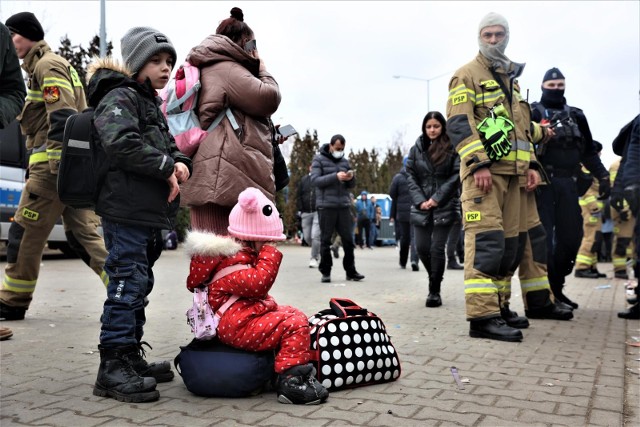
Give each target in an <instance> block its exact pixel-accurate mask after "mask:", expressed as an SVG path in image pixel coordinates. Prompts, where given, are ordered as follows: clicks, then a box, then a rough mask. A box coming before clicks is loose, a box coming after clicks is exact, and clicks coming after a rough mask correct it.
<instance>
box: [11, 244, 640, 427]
mask: <svg viewBox="0 0 640 427" xmlns="http://www.w3.org/2000/svg"><path fill="white" fill-rule="evenodd" d="M282 250H283V252H284V254H285V257H284V262H283V265H282V269H281V273H280V275H279V277H278V280H277V282H276V285H275V287H274V289H273V292H272V294H273V295H274V296H275V297H276V299H277V300H278V302H280V303H282V304H291V305H295V306H298V307H299V308H301V309H302V310H304V311H305V313H307V314H309V315H311V314H313V313H315V312H317V311H318V310H320V309H324V308H327V307H328V301H329V299H330V298H331V297H345V298H350V299H352V300H354V301H356V302H358V303H359V304H360V305H362V306H364V307H367V308H368V309H369V310H371V311H373V312H375V313H376V314H378V315H379V316H380V317H381V318H382V319H383V320H384V322H385V324H386V326H387V329H388V331H389V333H390V334H391V336H392V341H393V343H394V345H395V346H396V348H397V350H398V353H399V355H400V359H401V363H402V369H403V371H402V375H401V377H400V379H399V380H398V381H396V382H393V383H388V384H384V385H377V386H369V387H363V388H358V389H352V390H348V391H342V392H335V393H332V394H331V396H330V397H329V400H328V402H327V403H326V404H324V405H320V406H308V407H307V406H294V405H282V404H279V403H278V402H277V401H276V397H275V394H273V393H265V394H262V395H260V396H256V397H252V398H246V399H214V398H202V397H197V396H194V395H192V394H191V393H189V392H188V391H187V390H186V388H185V387H184V385H183V383H182V381H181V379H180V378H179V377H177V378H176V379H175V380H174V381H172V382H170V383H164V384H159V385H158V389H159V390H160V393H161V397H160V400H159V401H158V402H154V403H148V404H124V403H120V402H117V401H115V400H113V399H105V398H99V397H96V396H93V395H92V393H91V390H92V385H93V382H94V380H95V376H96V372H97V369H98V363H99V355H98V353H97V351H96V349H97V343H98V333H99V328H100V323H99V314H100V312H101V307H102V302H103V299H104V290H103V289H101V285H100V282H99V280H98V278H97V277H96V276H95V275H93V273H91V272H90V270H89V269H88V268H86V267H85V266H84V265H83V264H82V262H81V261H79V260H58V259H55V260H45V261H43V265H42V270H41V279H40V282H39V285H38V290H37V292H36V295H35V301H34V303H33V305H32V308H31V309H30V310H29V311H28V314H27V318H26V319H25V320H24V321H21V322H3V324H4V325H6V326H10V327H11V328H12V329H13V331H14V337H13V338H12V339H11V340H8V341H3V342H2V343H0V356H1V358H0V375H1V377H0V385H1V388H0V424H1V425H2V426H3V427H4V426H23V425H24V426H27V425H28V426H65V427H67V426H133V425H136V426H140V425H144V426H206V425H261V426H263V425H273V426H284V425H292V426H335V425H367V426H378V425H379V426H423V425H438V426H441V425H442V426H448V425H466V426H520V425H526V426H530V425H534V426H551V425H554V426H555V425H567V426H583V425H589V426H640V393H639V383H640V380H639V370H638V368H639V365H640V362H639V352H638V348H637V347H631V346H629V345H626V344H625V342H633V341H635V340H636V339H640V338H638V337H639V336H640V322H638V321H627V320H622V319H618V318H617V317H616V312H617V311H619V310H622V309H624V308H625V300H624V299H625V289H624V284H623V282H622V281H616V280H613V279H602V280H593V279H574V278H570V280H569V284H568V286H567V289H566V293H567V294H568V295H570V297H571V298H573V299H574V300H576V301H578V302H579V303H580V309H579V310H577V311H576V312H575V318H574V320H572V321H570V322H560V321H550V320H532V321H531V327H530V328H529V329H526V330H524V335H525V339H524V341H523V342H522V343H506V342H500V341H492V340H485V339H476V338H470V337H469V336H468V323H467V322H466V321H465V318H464V295H463V289H462V272H460V271H447V273H446V276H445V281H444V284H443V293H442V296H443V301H444V305H443V306H442V307H440V308H433V309H432V308H430V309H427V308H425V306H424V301H425V297H426V288H427V278H426V272H425V271H424V269H421V271H420V272H412V271H411V270H400V269H399V267H398V263H397V252H396V250H395V248H393V247H384V248H376V249H374V250H360V249H357V252H356V263H357V267H358V270H359V271H360V272H361V273H363V274H365V275H366V276H367V277H366V279H365V280H364V281H362V282H359V283H355V282H346V281H345V280H344V279H345V276H344V271H343V270H342V268H341V264H339V265H338V266H337V267H338V268H334V271H333V275H332V276H333V282H332V283H330V284H321V283H320V274H319V273H318V271H316V270H313V269H310V268H308V254H309V248H302V247H298V246H286V245H285V246H282ZM337 261H338V262H341V261H342V259H340V260H337ZM188 265H189V264H188V260H187V259H186V257H185V255H184V253H183V252H182V250H181V249H178V250H177V251H166V252H165V253H164V254H163V255H162V257H161V259H160V260H159V262H158V264H157V266H156V268H155V272H156V276H157V277H158V280H157V284H156V288H155V290H154V292H153V293H152V294H151V304H150V306H149V310H148V323H147V327H146V328H145V331H146V335H145V340H147V341H149V343H151V345H152V346H153V350H152V351H150V352H149V353H148V358H149V359H150V360H157V359H161V358H164V359H173V357H174V356H175V355H176V354H177V352H178V347H179V346H180V345H185V344H187V343H188V342H189V341H190V339H191V337H190V330H189V328H188V326H187V325H186V323H185V316H184V312H185V310H186V309H187V308H188V307H189V306H190V304H191V294H190V293H188V292H187V291H186V290H185V285H184V283H185V277H186V275H187V272H188ZM0 267H1V268H3V267H4V266H3V264H0ZM600 269H601V270H602V271H604V272H606V273H608V275H609V276H612V268H611V265H610V264H603V265H601V266H600ZM602 285H606V286H610V287H605V288H599V287H600V286H602ZM512 308H513V309H515V310H516V311H518V312H520V313H523V308H522V300H521V296H520V293H519V291H518V288H517V286H516V287H515V288H514V297H513V304H512ZM451 366H456V367H457V368H458V370H459V372H460V376H461V377H462V378H463V379H468V380H469V382H468V383H466V384H465V387H464V390H459V389H458V388H457V386H456V384H455V382H454V380H453V378H452V375H451V372H450V368H451Z"/></svg>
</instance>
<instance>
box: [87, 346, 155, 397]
mask: <svg viewBox="0 0 640 427" xmlns="http://www.w3.org/2000/svg"><path fill="white" fill-rule="evenodd" d="M98 348H99V349H100V368H99V369H98V378H96V383H95V385H94V387H93V394H94V395H95V396H101V397H112V398H114V399H116V400H119V401H120V402H129V403H141V402H154V401H156V400H158V399H159V398H160V392H159V391H158V390H156V380H155V379H154V378H150V377H144V378H143V377H141V376H140V375H138V373H137V372H136V371H135V370H134V369H133V367H132V366H131V364H130V363H129V362H128V360H127V359H128V354H129V353H130V352H131V351H132V349H135V348H136V347H135V346H126V347H114V348H104V347H102V346H98Z"/></svg>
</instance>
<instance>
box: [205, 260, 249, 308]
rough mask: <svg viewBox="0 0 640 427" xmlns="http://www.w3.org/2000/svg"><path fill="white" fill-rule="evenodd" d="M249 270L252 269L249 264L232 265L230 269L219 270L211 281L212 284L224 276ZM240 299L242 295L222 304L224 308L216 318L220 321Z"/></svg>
mask: <svg viewBox="0 0 640 427" xmlns="http://www.w3.org/2000/svg"><path fill="white" fill-rule="evenodd" d="M248 268H250V267H249V266H248V265H247V264H236V265H230V266H229V267H225V268H222V269H220V270H218V272H217V273H216V274H215V275H214V276H213V279H212V280H211V282H215V281H216V280H218V279H221V278H223V277H224V276H228V275H229V274H231V273H233V272H236V271H240V270H246V269H248ZM239 299H240V295H231V297H230V298H229V299H228V300H227V301H226V302H225V303H224V304H222V306H221V307H220V308H219V309H218V310H217V311H216V313H215V316H216V317H217V318H218V319H220V318H221V317H222V315H223V314H224V312H225V311H227V310H228V309H229V307H231V306H232V305H233V303H234V302H236V301H238V300H239Z"/></svg>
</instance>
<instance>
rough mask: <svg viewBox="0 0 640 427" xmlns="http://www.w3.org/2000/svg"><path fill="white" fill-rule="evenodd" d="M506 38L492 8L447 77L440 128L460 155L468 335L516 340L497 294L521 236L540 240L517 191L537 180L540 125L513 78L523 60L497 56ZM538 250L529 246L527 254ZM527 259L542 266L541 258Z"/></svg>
mask: <svg viewBox="0 0 640 427" xmlns="http://www.w3.org/2000/svg"><path fill="white" fill-rule="evenodd" d="M508 40H509V25H508V23H507V21H506V19H505V18H504V17H502V16H501V15H499V14H496V13H493V12H492V13H489V14H488V15H486V16H485V17H484V18H483V19H482V20H481V22H480V25H479V29H478V43H479V47H480V53H479V54H478V55H477V56H476V58H475V59H474V60H473V61H471V62H470V63H468V64H466V65H464V66H463V67H461V68H460V69H458V70H457V71H456V72H455V74H454V75H453V77H452V78H451V81H450V82H449V99H448V101H447V116H448V122H447V134H448V135H449V138H450V139H451V141H452V142H453V144H454V145H455V146H456V150H457V151H458V154H459V156H460V160H461V161H460V180H461V182H462V195H461V202H462V210H463V217H464V218H463V220H464V228H465V257H464V263H465V265H464V283H465V302H466V315H467V320H469V322H470V328H469V335H470V336H472V337H481V338H490V339H496V340H502V341H520V340H522V332H521V331H520V330H518V329H517V328H514V327H512V326H509V325H508V324H507V323H506V322H505V320H504V319H503V317H514V316H515V313H513V312H509V313H504V314H503V312H504V310H502V311H503V312H501V305H502V304H501V301H500V299H501V298H500V292H501V291H502V293H503V295H504V294H506V289H505V286H506V284H507V282H508V281H509V279H510V274H512V273H513V271H514V270H515V268H514V266H517V265H518V264H519V263H520V258H521V256H522V253H523V252H524V249H525V241H526V237H527V235H528V236H532V237H531V239H530V240H531V243H532V244H533V243H536V244H537V243H538V242H539V241H540V239H534V237H533V236H536V235H538V234H541V235H542V236H545V233H544V229H543V228H542V227H541V225H540V224H539V221H538V225H537V226H535V225H534V223H535V221H533V220H531V221H530V225H534V229H531V230H529V229H527V226H528V225H527V215H526V213H525V212H521V211H520V210H521V209H526V210H529V209H531V208H529V207H527V206H528V205H529V197H525V196H524V194H525V193H528V192H530V191H533V190H534V189H535V188H536V187H537V185H538V184H539V183H540V175H539V173H538V171H537V169H539V165H538V163H537V160H536V157H535V152H534V147H533V142H534V141H535V140H538V139H542V135H543V134H544V133H546V132H547V131H546V130H545V129H543V128H542V127H540V126H539V125H534V124H532V123H531V110H530V107H529V104H528V103H527V102H526V101H525V100H524V99H523V98H522V96H521V95H520V88H519V85H518V83H517V81H516V79H517V78H518V77H519V76H520V75H521V73H522V70H523V69H524V65H523V64H518V63H515V62H512V61H511V60H509V58H507V57H506V56H505V54H504V50H505V48H506V46H507V43H508ZM533 206H535V205H532V207H533ZM521 223H522V224H521ZM543 252H544V251H541V250H539V249H537V250H534V251H533V256H541V254H542V253H543ZM535 260H536V261H539V263H538V264H539V265H544V263H545V261H546V257H544V258H541V259H538V258H536V259H535ZM541 273H542V271H541ZM541 276H542V274H541ZM541 276H539V277H541ZM542 286H543V287H544V286H545V285H542ZM547 288H548V283H547V284H546V288H545V289H547ZM547 292H548V290H547ZM505 315H506V316H505ZM516 320H518V319H516ZM524 320H526V319H524Z"/></svg>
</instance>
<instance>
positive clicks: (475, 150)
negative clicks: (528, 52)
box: [447, 53, 543, 180]
mask: <svg viewBox="0 0 640 427" xmlns="http://www.w3.org/2000/svg"><path fill="white" fill-rule="evenodd" d="M512 67H514V65H512ZM496 73H497V75H498V77H500V78H501V79H502V81H503V84H504V87H505V88H507V89H510V88H511V87H513V90H512V94H513V95H512V102H511V104H509V101H508V97H507V96H505V93H504V92H503V90H502V88H501V87H500V84H499V83H498V82H497V81H496V79H495V78H494V76H493V75H492V73H491V71H490V62H489V61H488V60H487V59H486V58H485V57H484V56H483V55H482V54H480V53H479V54H478V56H476V58H475V59H474V60H473V61H471V62H469V63H468V64H466V65H464V66H463V67H461V68H460V69H458V70H457V71H456V72H455V74H454V75H453V77H452V78H451V81H450V82H449V99H448V101H447V117H448V121H447V134H448V135H449V138H450V139H451V141H452V142H453V144H454V146H455V147H456V150H457V151H458V154H459V155H460V179H461V180H464V179H465V178H466V177H467V176H468V175H469V174H472V173H474V172H475V171H476V170H477V169H478V168H480V167H485V166H490V167H491V172H492V173H494V174H498V175H519V176H524V175H526V172H527V170H528V169H530V168H532V169H540V168H539V167H538V166H539V165H538V162H537V159H536V156H535V150H534V146H533V143H534V142H538V141H539V140H541V139H542V135H543V133H542V130H541V128H540V126H539V125H538V124H537V123H532V122H531V109H530V107H529V104H528V103H527V102H526V101H525V100H524V99H523V98H522V96H521V95H520V87H519V85H518V83H517V82H516V81H513V84H512V82H511V80H510V78H509V76H508V75H507V74H506V73H505V71H504V70H503V69H501V68H498V69H497V70H496ZM500 104H503V105H504V107H505V108H506V110H507V113H508V116H509V117H508V118H509V119H510V120H511V121H512V122H513V123H514V125H515V127H514V129H513V130H512V131H511V132H509V139H510V140H511V152H510V153H509V154H508V155H507V156H505V157H503V158H502V159H500V161H498V162H494V163H492V162H491V160H490V159H489V157H488V156H487V153H486V152H485V149H484V147H483V145H482V141H483V140H484V136H483V135H481V134H480V133H479V132H478V129H477V126H478V124H479V123H480V122H481V121H482V120H483V119H485V118H486V117H489V116H490V111H489V110H490V109H491V108H493V107H494V106H498V105H500Z"/></svg>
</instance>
